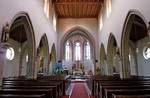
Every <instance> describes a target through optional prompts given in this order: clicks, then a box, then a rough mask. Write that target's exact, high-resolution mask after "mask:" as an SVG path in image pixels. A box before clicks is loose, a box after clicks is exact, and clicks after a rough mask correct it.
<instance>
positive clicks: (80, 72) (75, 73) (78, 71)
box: [73, 69, 84, 75]
mask: <svg viewBox="0 0 150 98" xmlns="http://www.w3.org/2000/svg"><path fill="white" fill-rule="evenodd" d="M83 74H84V72H83V71H82V70H81V69H76V70H74V71H73V75H83Z"/></svg>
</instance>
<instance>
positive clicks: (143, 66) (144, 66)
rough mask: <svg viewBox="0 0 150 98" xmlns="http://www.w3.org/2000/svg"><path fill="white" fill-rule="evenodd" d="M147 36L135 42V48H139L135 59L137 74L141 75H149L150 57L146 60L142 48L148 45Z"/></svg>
mask: <svg viewBox="0 0 150 98" xmlns="http://www.w3.org/2000/svg"><path fill="white" fill-rule="evenodd" d="M149 41H150V39H149V37H146V38H144V39H142V40H140V41H138V42H137V48H138V49H139V51H138V54H137V61H138V74H139V75H141V76H143V75H145V76H150V71H149V69H150V64H149V62H150V59H148V60H146V59H145V58H144V56H143V50H144V48H145V46H150V45H149Z"/></svg>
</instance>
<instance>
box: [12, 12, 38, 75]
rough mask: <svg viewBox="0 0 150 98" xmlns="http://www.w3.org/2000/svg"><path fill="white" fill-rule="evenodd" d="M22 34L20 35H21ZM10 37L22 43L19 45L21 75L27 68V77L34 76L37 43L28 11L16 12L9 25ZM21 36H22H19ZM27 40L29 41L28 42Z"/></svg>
mask: <svg viewBox="0 0 150 98" xmlns="http://www.w3.org/2000/svg"><path fill="white" fill-rule="evenodd" d="M13 30H15V31H16V30H18V31H19V30H23V32H24V33H23V32H17V31H16V32H15V33H14V32H13ZM22 33H23V34H24V35H22ZM18 34H19V35H22V36H19V35H18ZM9 36H10V37H9V38H12V39H13V40H15V41H16V42H18V43H20V44H21V45H20V46H19V45H18V46H19V47H18V48H20V47H21V48H20V49H19V50H18V51H19V53H20V54H18V55H20V57H19V76H20V75H22V71H23V70H26V71H25V72H26V74H25V75H26V76H27V78H34V70H35V69H34V68H35V54H36V52H35V51H36V43H35V35H34V29H33V26H32V22H31V20H30V17H29V15H28V13H26V12H19V13H18V14H16V15H15V16H14V17H13V19H12V21H11V23H10V25H9ZM19 37H21V38H19ZM26 42H27V43H26ZM23 48H27V49H26V50H27V55H28V61H27V64H26V67H25V68H26V69H23V68H24V67H23V66H24V65H23V62H24V54H25V51H23V50H24V49H23ZM16 49H17V47H16Z"/></svg>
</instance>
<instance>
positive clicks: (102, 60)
mask: <svg viewBox="0 0 150 98" xmlns="http://www.w3.org/2000/svg"><path fill="white" fill-rule="evenodd" d="M100 69H101V74H102V75H108V66H107V57H106V52H105V48H104V44H101V48H100Z"/></svg>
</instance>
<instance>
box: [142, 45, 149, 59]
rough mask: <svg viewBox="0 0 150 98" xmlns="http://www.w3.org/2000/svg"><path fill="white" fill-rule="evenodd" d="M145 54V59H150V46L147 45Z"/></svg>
mask: <svg viewBox="0 0 150 98" xmlns="http://www.w3.org/2000/svg"><path fill="white" fill-rule="evenodd" d="M143 56H144V58H145V59H149V58H150V47H145V48H144V50H143Z"/></svg>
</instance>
